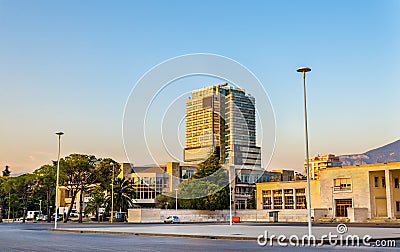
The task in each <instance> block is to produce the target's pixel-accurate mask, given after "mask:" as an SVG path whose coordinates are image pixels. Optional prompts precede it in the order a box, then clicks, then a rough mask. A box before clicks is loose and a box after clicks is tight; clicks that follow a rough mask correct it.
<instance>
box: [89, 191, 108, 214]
mask: <svg viewBox="0 0 400 252" xmlns="http://www.w3.org/2000/svg"><path fill="white" fill-rule="evenodd" d="M89 196H90V197H91V198H90V200H89V202H88V204H87V206H86V207H85V213H94V214H95V215H96V219H97V220H98V221H100V215H99V208H101V207H104V204H105V202H106V196H105V193H104V189H103V188H102V187H101V186H96V187H95V188H93V189H92V190H91V191H90V192H89Z"/></svg>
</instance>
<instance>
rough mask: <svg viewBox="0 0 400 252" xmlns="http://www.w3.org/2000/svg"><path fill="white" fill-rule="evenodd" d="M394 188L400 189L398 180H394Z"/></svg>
mask: <svg viewBox="0 0 400 252" xmlns="http://www.w3.org/2000/svg"><path fill="white" fill-rule="evenodd" d="M394 188H400V185H399V178H394Z"/></svg>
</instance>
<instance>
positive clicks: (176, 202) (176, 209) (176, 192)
mask: <svg viewBox="0 0 400 252" xmlns="http://www.w3.org/2000/svg"><path fill="white" fill-rule="evenodd" d="M175 212H178V188H176V189H175Z"/></svg>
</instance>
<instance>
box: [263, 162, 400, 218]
mask: <svg viewBox="0 0 400 252" xmlns="http://www.w3.org/2000/svg"><path fill="white" fill-rule="evenodd" d="M310 182H311V187H310V189H311V208H312V210H313V212H314V213H315V210H318V212H319V214H318V216H313V217H315V218H316V219H317V217H318V218H319V217H332V218H348V219H349V220H350V221H353V222H354V221H365V220H367V219H375V218H385V219H395V218H400V162H394V163H387V164H386V163H385V164H367V165H360V166H347V167H331V168H329V169H321V170H320V171H319V178H318V179H314V180H311V181H310ZM306 192H307V181H305V180H296V181H290V182H263V183H257V196H256V199H257V201H256V202H257V209H271V210H285V209H290V211H296V210H300V209H305V208H306V206H307V204H306V202H307V200H309V199H308V197H307V193H306Z"/></svg>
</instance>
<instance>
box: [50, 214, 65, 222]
mask: <svg viewBox="0 0 400 252" xmlns="http://www.w3.org/2000/svg"><path fill="white" fill-rule="evenodd" d="M55 217H56V214H53V215H51V220H52V221H53V220H54V219H55ZM62 218H63V216H62V215H61V214H58V215H57V221H59V220H62Z"/></svg>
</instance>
